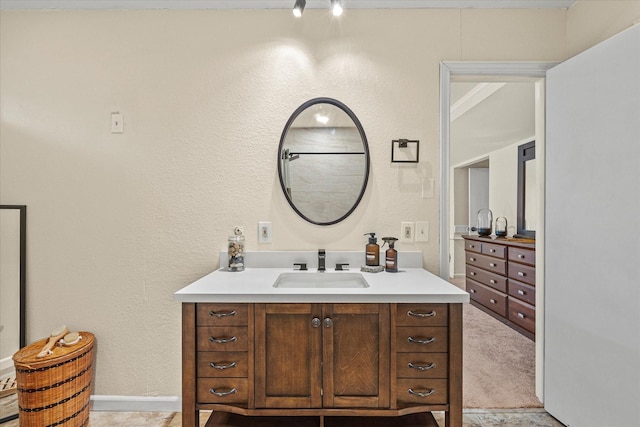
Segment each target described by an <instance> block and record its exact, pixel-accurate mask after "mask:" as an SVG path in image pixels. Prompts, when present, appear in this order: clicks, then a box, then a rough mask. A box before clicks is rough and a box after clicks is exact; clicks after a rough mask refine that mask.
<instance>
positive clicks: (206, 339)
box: [197, 326, 249, 351]
mask: <svg viewBox="0 0 640 427" xmlns="http://www.w3.org/2000/svg"><path fill="white" fill-rule="evenodd" d="M197 329H198V332H197V334H198V344H197V349H198V351H247V349H248V347H249V346H248V331H247V328H246V327H239V326H198V328H197Z"/></svg>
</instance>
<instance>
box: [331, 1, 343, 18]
mask: <svg viewBox="0 0 640 427" xmlns="http://www.w3.org/2000/svg"><path fill="white" fill-rule="evenodd" d="M331 12H332V13H333V16H340V15H342V0H331Z"/></svg>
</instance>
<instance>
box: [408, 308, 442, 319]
mask: <svg viewBox="0 0 640 427" xmlns="http://www.w3.org/2000/svg"><path fill="white" fill-rule="evenodd" d="M435 315H436V312H435V311H433V310H432V311H430V312H429V313H414V312H413V311H411V310H409V311H407V316H411V317H433V316H435Z"/></svg>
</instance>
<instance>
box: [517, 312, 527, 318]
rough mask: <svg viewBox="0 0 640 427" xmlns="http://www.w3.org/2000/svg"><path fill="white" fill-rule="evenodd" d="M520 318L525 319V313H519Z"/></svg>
mask: <svg viewBox="0 0 640 427" xmlns="http://www.w3.org/2000/svg"><path fill="white" fill-rule="evenodd" d="M518 317H519V318H521V319H524V318H525V317H526V316H525V315H524V314H523V313H518Z"/></svg>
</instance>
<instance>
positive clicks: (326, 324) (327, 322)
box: [324, 317, 333, 328]
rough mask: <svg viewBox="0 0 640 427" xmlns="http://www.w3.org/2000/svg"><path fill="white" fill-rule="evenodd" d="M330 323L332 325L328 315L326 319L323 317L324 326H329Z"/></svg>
mask: <svg viewBox="0 0 640 427" xmlns="http://www.w3.org/2000/svg"><path fill="white" fill-rule="evenodd" d="M331 325H333V320H331V318H330V317H327V318H326V319H324V327H325V328H330V327H331Z"/></svg>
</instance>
